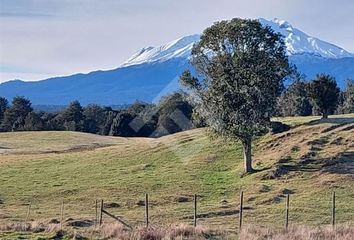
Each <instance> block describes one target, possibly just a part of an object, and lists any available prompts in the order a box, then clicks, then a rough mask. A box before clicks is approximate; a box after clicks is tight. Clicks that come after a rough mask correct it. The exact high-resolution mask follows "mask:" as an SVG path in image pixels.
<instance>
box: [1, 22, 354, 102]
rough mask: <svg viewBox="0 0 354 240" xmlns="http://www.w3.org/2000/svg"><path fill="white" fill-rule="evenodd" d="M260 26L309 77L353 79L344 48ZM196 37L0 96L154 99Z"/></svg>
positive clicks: (281, 25) (6, 89) (353, 63)
mask: <svg viewBox="0 0 354 240" xmlns="http://www.w3.org/2000/svg"><path fill="white" fill-rule="evenodd" d="M259 21H260V22H261V23H262V24H263V25H269V26H270V27H271V28H272V29H274V30H275V31H277V32H280V33H281V34H282V35H283V36H284V41H285V43H286V46H287V53H288V55H289V59H290V61H291V62H292V63H294V64H295V65H296V66H297V68H298V70H299V71H300V72H301V73H303V74H305V75H306V76H307V78H308V79H311V78H313V77H314V76H315V75H316V74H317V73H328V74H331V75H333V76H334V77H336V79H337V81H338V85H339V86H340V87H341V88H344V86H345V80H346V79H347V78H353V79H354V55H353V54H351V53H349V52H347V51H345V50H344V49H342V48H340V47H338V46H335V45H333V44H330V43H327V42H325V41H322V40H319V39H317V38H315V37H311V36H309V35H307V34H306V33H303V32H301V31H300V30H299V29H296V28H294V27H293V26H292V25H291V24H289V23H288V22H286V21H282V20H279V19H274V20H272V21H268V20H265V19H259ZM199 38H200V35H198V34H196V35H191V36H186V37H183V38H180V39H177V40H175V41H172V42H170V43H168V44H165V45H162V46H159V47H147V48H143V49H142V50H140V51H138V52H137V53H135V54H134V55H133V56H132V57H131V58H129V59H128V60H127V61H126V62H124V63H123V64H122V65H121V66H120V67H119V68H117V69H114V70H110V71H96V72H91V73H88V74H76V75H72V76H67V77H57V78H50V79H46V80H42V81H38V82H24V81H18V80H17V81H9V82H6V83H2V84H0V96H4V97H6V98H8V99H12V98H13V97H14V96H17V95H22V96H26V97H28V98H29V99H30V100H31V101H32V102H33V103H34V104H36V105H40V104H46V105H65V104H68V103H69V102H70V101H73V100H75V99H76V100H79V101H80V102H82V103H83V104H88V103H98V104H104V105H118V104H129V103H132V102H134V101H136V100H141V101H147V102H151V101H157V100H158V99H159V98H160V97H161V96H162V95H164V94H166V93H168V92H171V91H174V90H177V89H178V88H179V86H178V77H179V76H180V74H181V73H182V72H183V71H184V70H185V69H187V68H191V66H190V65H189V63H188V62H189V58H190V54H191V49H192V46H193V44H194V43H195V42H197V41H198V40H199Z"/></svg>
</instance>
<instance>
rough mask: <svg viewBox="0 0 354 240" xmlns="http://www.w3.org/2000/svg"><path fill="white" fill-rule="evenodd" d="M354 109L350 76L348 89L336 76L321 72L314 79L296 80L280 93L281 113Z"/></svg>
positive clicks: (317, 112)
mask: <svg viewBox="0 0 354 240" xmlns="http://www.w3.org/2000/svg"><path fill="white" fill-rule="evenodd" d="M353 112H354V81H353V80H350V79H348V80H347V82H346V87H345V89H344V91H341V90H340V89H339V88H338V87H337V82H336V80H335V78H334V77H331V76H329V75H325V74H319V75H317V77H316V78H315V79H314V80H312V81H304V80H301V79H299V80H295V81H294V82H293V83H292V84H291V85H290V86H289V87H288V88H287V89H286V90H285V91H283V93H282V94H281V95H280V97H279V98H278V101H277V106H276V115H277V116H284V117H287V116H309V115H322V117H323V118H327V117H328V115H330V114H348V113H353Z"/></svg>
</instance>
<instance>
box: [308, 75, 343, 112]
mask: <svg viewBox="0 0 354 240" xmlns="http://www.w3.org/2000/svg"><path fill="white" fill-rule="evenodd" d="M339 93H340V90H339V88H338V87H337V82H336V80H335V79H334V78H333V77H331V76H329V75H324V74H321V75H317V78H316V79H315V80H313V81H312V82H310V83H309V85H308V94H309V96H310V98H311V99H312V101H313V104H314V107H316V109H317V111H318V112H319V113H321V114H322V118H328V115H329V114H331V113H333V112H334V111H335V109H336V107H337V103H338V98H339Z"/></svg>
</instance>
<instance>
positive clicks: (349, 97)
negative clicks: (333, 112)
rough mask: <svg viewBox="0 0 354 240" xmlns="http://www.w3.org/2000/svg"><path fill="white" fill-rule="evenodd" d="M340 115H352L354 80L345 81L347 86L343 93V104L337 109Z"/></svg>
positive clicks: (353, 111) (353, 110)
mask: <svg viewBox="0 0 354 240" xmlns="http://www.w3.org/2000/svg"><path fill="white" fill-rule="evenodd" d="M339 112H340V113H354V80H350V79H348V80H347V86H346V88H345V92H344V93H343V102H342V104H341V106H340V109H339Z"/></svg>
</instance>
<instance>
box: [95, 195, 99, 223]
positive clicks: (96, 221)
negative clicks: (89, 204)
mask: <svg viewBox="0 0 354 240" xmlns="http://www.w3.org/2000/svg"><path fill="white" fill-rule="evenodd" d="M97 224H98V201H97V199H96V200H95V226H97Z"/></svg>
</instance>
